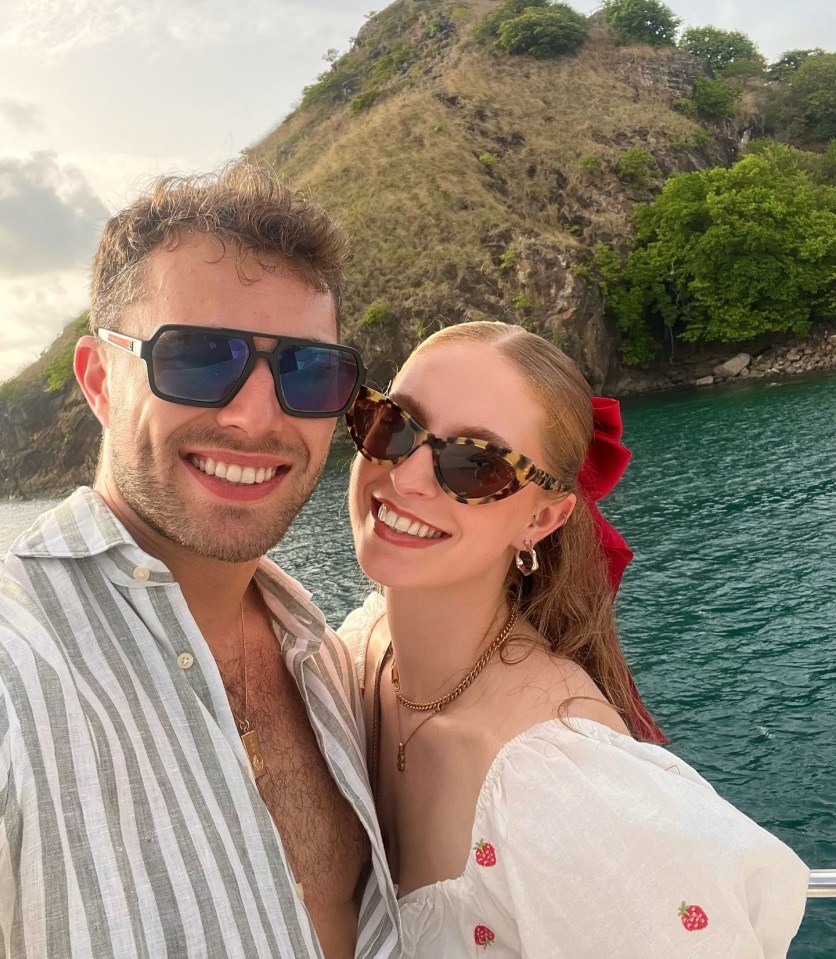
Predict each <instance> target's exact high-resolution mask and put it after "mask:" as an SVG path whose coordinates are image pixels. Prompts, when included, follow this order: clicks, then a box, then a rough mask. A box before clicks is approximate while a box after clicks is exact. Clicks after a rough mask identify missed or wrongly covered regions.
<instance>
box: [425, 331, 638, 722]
mask: <svg viewBox="0 0 836 959" xmlns="http://www.w3.org/2000/svg"><path fill="white" fill-rule="evenodd" d="M445 343H483V344H489V345H491V346H493V347H494V348H495V349H496V350H497V351H498V352H499V353H500V354H501V355H502V356H504V357H505V358H506V359H508V361H509V362H510V363H511V364H512V365H513V367H514V368H515V369H516V371H517V372H518V373H519V374H520V375H521V376H522V377H523V379H524V380H525V381H526V382H527V383H528V385H529V388H530V390H531V393H532V395H533V396H534V398H535V399H536V401H537V403H538V405H539V407H540V408H541V409H542V411H543V417H544V419H543V448H544V451H545V457H546V459H545V461H544V462H542V463H537V465H538V466H539V467H541V468H542V469H544V470H546V471H547V472H549V473H551V474H552V475H553V476H555V477H557V479H558V480H559V481H560V482H561V483H562V484H563V485H564V486H565V487H566V488H568V489H569V490H571V491H574V492H576V493H577V494H578V495H577V504H576V506H575V509H574V510H573V512H572V514H571V516H570V517H569V519H568V520H567V521H566V523H565V524H564V525H563V526H562V527H560V528H559V529H557V530H555V532H553V533H552V534H551V535H550V536H546V537H545V538H544V539H542V540H541V541H540V542H539V543H537V547H536V549H537V558H538V560H539V563H540V566H539V569H538V570H537V571H536V572H534V573H533V574H532V575H531V576H529V577H525V578H523V579H522V582H521V583H520V574H519V573H518V572H517V570H516V568H515V567H513V566H512V568H511V569H510V570H509V586H511V587H512V588H513V589H514V591H516V589H517V588H519V590H520V596H521V601H520V612H521V614H523V615H525V617H526V618H527V619H528V621H529V622H530V623H531V625H532V626H533V627H534V628H535V629H536V630H537V631H538V632H539V633H540V634H541V635H542V636H544V637H545V639H546V641H547V642H548V644H549V646H550V647H551V649H552V650H553V651H554V652H556V653H559V654H560V655H561V656H565V657H566V658H567V659H570V660H572V661H573V662H576V663H578V664H579V665H580V666H582V667H583V669H584V670H585V671H586V672H587V673H588V674H589V675H590V676H591V677H592V679H593V680H594V682H595V683H596V685H597V686H598V688H599V689H600V690H601V691H602V692H603V693H604V695H605V696H606V697H607V699H608V700H609V701H610V702H611V703H612V705H613V706H615V707H616V709H618V711H619V712H620V713H621V715H622V716H623V718H624V721H625V722H626V723H627V726H628V727H629V729H630V731H631V733H633V734H634V735H636V736H639V735H640V733H641V730H642V725H641V722H640V721H639V717H638V714H637V710H636V705H635V698H634V694H633V685H632V682H631V678H630V671H629V668H628V666H627V663H626V662H625V660H624V655H623V653H622V651H621V646H620V644H619V641H618V633H617V631H616V627H615V618H614V614H613V591H612V587H611V585H610V580H609V575H608V571H607V566H606V560H605V556H604V552H603V549H602V548H601V544H600V539H599V536H598V531H597V528H596V525H595V522H594V520H593V517H592V513H591V511H590V509H589V507H588V506H587V503H586V500H585V499H584V497H583V495H581V494H580V493H579V492H578V473H579V472H580V469H581V466H582V465H583V462H584V459H585V458H586V453H587V450H588V448H589V444H590V441H591V439H592V431H593V415H592V393H591V390H590V388H589V384H588V383H587V382H586V380H585V379H584V378H583V376H582V374H581V372H580V370H579V369H578V368H577V366H576V365H575V364H574V362H573V361H572V360H571V359H570V358H569V357H568V356H567V355H566V354H565V353H563V352H562V350H559V349H558V348H557V347H556V346H554V345H553V344H552V343H550V342H549V341H548V340H546V339H543V337H541V336H537V335H536V334H534V333H529V332H528V331H527V330H524V329H522V327H519V326H513V325H509V324H507V323H498V322H490V321H477V322H472V323H461V324H459V325H457V326H449V327H445V328H444V329H442V330H439V331H438V332H437V333H435V334H433V335H432V336H431V337H429V338H428V339H427V340H425V341H424V342H423V343H421V344H420V345H419V346H418V347H417V349H416V350H415V352H414V353H413V354H412V357H414V356H416V355H418V354H420V353H423V352H424V351H425V350H429V349H433V348H435V347H437V346H442V345H444V344H445ZM412 357H410V360H411V359H412ZM556 495H559V494H556Z"/></svg>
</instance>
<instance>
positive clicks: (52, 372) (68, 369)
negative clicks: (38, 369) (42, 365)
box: [44, 343, 75, 393]
mask: <svg viewBox="0 0 836 959" xmlns="http://www.w3.org/2000/svg"><path fill="white" fill-rule="evenodd" d="M74 356H75V343H73V344H72V346H71V347H70V348H69V349H67V350H65V351H64V352H63V353H62V354H61V355H60V356H57V357H56V358H55V359H54V360H53V361H52V362H51V363H50V364H49V366H47V368H46V369H45V370H44V384H45V386H46V390H47V392H48V393H55V392H57V391H58V390H63V389H64V387H65V386H66V385H67V383H69V382H70V380H72V378H73V376H74V373H73V358H74Z"/></svg>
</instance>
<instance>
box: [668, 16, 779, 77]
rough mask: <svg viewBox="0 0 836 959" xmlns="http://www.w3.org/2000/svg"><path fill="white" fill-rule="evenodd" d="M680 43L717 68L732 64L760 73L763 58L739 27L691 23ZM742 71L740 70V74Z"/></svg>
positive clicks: (691, 52) (725, 68) (722, 69)
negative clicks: (725, 27) (733, 28)
mask: <svg viewBox="0 0 836 959" xmlns="http://www.w3.org/2000/svg"><path fill="white" fill-rule="evenodd" d="M679 46H680V47H681V48H682V49H683V50H686V51H687V52H688V53H690V54H692V55H693V56H695V57H697V58H698V59H700V60H704V61H705V62H706V63H708V64H709V65H710V66H711V67H712V68H713V69H714V70H717V71H718V72H723V71H726V70H727V69H728V68H729V67H731V66H732V65H733V64H737V65H738V68H739V67H740V64H741V62H743V63H745V64H746V65H747V66H746V67H745V69H750V70H753V71H754V73H761V72H762V71H763V67H764V59H763V57H762V56H761V54H760V51H759V50H758V48H757V47H756V46H755V44H754V43H753V42H752V41H751V40H750V39H749V37H747V36H746V34H745V33H741V32H740V31H739V30H720V29H719V28H718V27H712V26H707V27H688V29H687V30H685V31H684V32H683V34H682V36H681V37H680V38H679ZM738 75H740V74H738Z"/></svg>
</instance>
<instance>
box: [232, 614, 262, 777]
mask: <svg viewBox="0 0 836 959" xmlns="http://www.w3.org/2000/svg"><path fill="white" fill-rule="evenodd" d="M241 649H242V652H243V660H244V718H243V719H239V718H238V717H237V716H236V715H235V713H233V714H232V718H233V719H234V720H235V725H236V726H237V727H238V733H239V735H240V736H241V742H242V743H243V745H244V749H245V750H246V752H247V759H249V761H250V766H251V767H252V770H253V775H254V776H255V778H256V779H261V777H262V776H263V775H264V774H265V773H266V772H267V763H266V762H265V761H264V754H263V753H262V751H261V743H260V742H259V740H258V731H257V730H256V729H254V728H253V727H252V725H251V723H250V713H249V709H248V708H247V631H246V629H245V627H244V600H243V598H242V599H241Z"/></svg>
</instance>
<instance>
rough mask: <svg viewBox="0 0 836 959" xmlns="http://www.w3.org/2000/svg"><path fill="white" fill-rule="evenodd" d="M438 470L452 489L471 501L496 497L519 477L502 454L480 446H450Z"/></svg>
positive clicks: (440, 459) (443, 455)
mask: <svg viewBox="0 0 836 959" xmlns="http://www.w3.org/2000/svg"><path fill="white" fill-rule="evenodd" d="M438 466H439V469H440V470H441V475H442V476H443V477H444V482H445V483H446V484H447V485H448V486H449V487H450V489H451V490H452V491H453V492H454V493H456V494H457V495H459V496H464V497H466V498H467V499H480V498H481V497H483V496H492V495H493V494H494V493H498V492H499V491H500V490H502V489H505V487H506V486H508V485H509V484H510V483H511V482H512V480H513V479H514V477H515V475H516V473H515V470H514V467H513V466H512V465H511V464H510V463H509V462H508V461H507V460H504V459H503V458H502V457H501V456H500V455H499V454H498V453H492V452H491V451H490V450H483V449H480V448H479V447H478V446H462V445H456V446H447V447H446V448H445V449H443V450H442V451H441V453H440V454H439V458H438Z"/></svg>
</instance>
